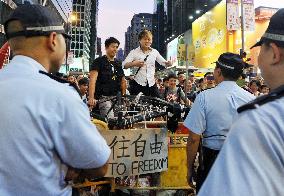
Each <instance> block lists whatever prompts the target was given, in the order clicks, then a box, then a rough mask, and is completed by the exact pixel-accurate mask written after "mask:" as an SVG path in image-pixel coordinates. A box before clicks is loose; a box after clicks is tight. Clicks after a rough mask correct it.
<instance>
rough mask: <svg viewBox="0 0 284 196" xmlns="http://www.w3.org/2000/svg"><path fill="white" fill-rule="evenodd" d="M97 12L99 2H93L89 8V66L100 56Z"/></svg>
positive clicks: (94, 0) (100, 41)
mask: <svg viewBox="0 0 284 196" xmlns="http://www.w3.org/2000/svg"><path fill="white" fill-rule="evenodd" d="M98 12H99V1H98V0H93V1H92V6H91V35H90V55H89V56H90V58H89V64H91V63H92V62H93V61H94V60H95V58H96V57H97V56H102V49H101V47H102V46H101V43H102V40H101V38H99V39H98V33H97V26H98Z"/></svg>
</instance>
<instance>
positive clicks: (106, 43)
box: [105, 37, 120, 48]
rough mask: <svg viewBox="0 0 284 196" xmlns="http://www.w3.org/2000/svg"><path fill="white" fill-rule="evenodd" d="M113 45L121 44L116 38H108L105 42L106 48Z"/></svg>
mask: <svg viewBox="0 0 284 196" xmlns="http://www.w3.org/2000/svg"><path fill="white" fill-rule="evenodd" d="M112 43H115V44H118V45H120V42H119V41H118V40H117V39H116V38H114V37H109V38H107V39H106V41H105V47H106V48H107V47H109V46H110V45H111V44H112Z"/></svg>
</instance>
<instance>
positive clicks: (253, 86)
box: [249, 80, 260, 96]
mask: <svg viewBox="0 0 284 196" xmlns="http://www.w3.org/2000/svg"><path fill="white" fill-rule="evenodd" d="M249 88H250V90H251V92H252V93H253V94H254V96H259V93H260V92H259V88H260V82H259V81H258V80H251V81H250V83H249Z"/></svg>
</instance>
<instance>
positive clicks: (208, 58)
mask: <svg viewBox="0 0 284 196" xmlns="http://www.w3.org/2000/svg"><path fill="white" fill-rule="evenodd" d="M192 39H193V45H194V48H195V59H194V66H195V67H200V68H210V67H213V66H214V65H212V64H211V63H212V62H214V61H216V60H217V59H218V57H219V56H220V54H222V53H224V52H226V48H227V28H226V1H225V0H223V1H221V2H220V3H219V4H218V5H216V6H215V7H214V8H213V9H211V10H210V11H208V12H207V13H205V14H204V15H203V16H201V17H200V18H198V19H197V20H195V21H194V22H193V24H192Z"/></svg>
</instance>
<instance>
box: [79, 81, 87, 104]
mask: <svg viewBox="0 0 284 196" xmlns="http://www.w3.org/2000/svg"><path fill="white" fill-rule="evenodd" d="M78 86H79V89H80V94H81V97H82V100H83V102H84V103H85V104H87V103H88V101H87V97H88V95H87V94H88V89H89V79H88V78H82V79H80V80H79V81H78Z"/></svg>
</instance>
